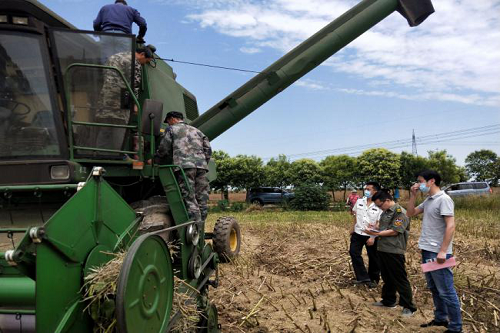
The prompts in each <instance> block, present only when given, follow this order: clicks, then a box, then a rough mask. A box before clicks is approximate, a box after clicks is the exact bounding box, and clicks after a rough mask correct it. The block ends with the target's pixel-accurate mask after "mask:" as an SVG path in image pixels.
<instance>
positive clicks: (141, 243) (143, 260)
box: [116, 234, 174, 333]
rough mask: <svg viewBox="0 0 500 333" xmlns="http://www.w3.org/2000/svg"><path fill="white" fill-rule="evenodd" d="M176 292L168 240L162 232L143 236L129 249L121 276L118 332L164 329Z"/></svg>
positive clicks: (119, 281) (117, 304)
mask: <svg viewBox="0 0 500 333" xmlns="http://www.w3.org/2000/svg"><path fill="white" fill-rule="evenodd" d="M173 293H174V273H173V268H172V261H171V258H170V253H169V250H168V247H167V244H166V243H165V241H164V240H163V239H162V238H161V237H159V236H155V235H147V234H146V235H142V236H140V237H139V238H137V240H136V241H135V242H134V243H133V244H132V246H131V247H130V249H129V250H128V253H127V255H126V257H125V259H124V261H123V266H122V268H121V270H120V275H119V277H118V285H117V293H116V320H117V329H118V332H120V333H132V332H164V331H165V329H166V328H167V326H168V323H169V320H170V312H171V311H172V302H173Z"/></svg>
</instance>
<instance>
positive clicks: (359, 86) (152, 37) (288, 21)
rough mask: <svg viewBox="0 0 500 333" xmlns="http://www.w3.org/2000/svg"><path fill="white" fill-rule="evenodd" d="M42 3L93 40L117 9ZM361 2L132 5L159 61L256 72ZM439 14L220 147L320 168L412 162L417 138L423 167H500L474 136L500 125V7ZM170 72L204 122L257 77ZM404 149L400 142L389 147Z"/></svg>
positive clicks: (331, 68)
mask: <svg viewBox="0 0 500 333" xmlns="http://www.w3.org/2000/svg"><path fill="white" fill-rule="evenodd" d="M41 2H42V3H43V4H45V5H46V6H48V7H49V8H51V9H52V10H53V11H55V12H56V13H58V14H59V15H61V16H63V17H64V18H65V19H67V20H68V21H69V22H71V23H72V24H74V25H75V26H77V27H78V28H80V29H86V30H91V29H92V21H93V19H94V18H95V16H96V15H97V12H98V11H99V9H100V7H101V6H103V5H105V4H107V3H111V2H112V1H96V0H85V1H83V0H42V1H41ZM357 2H358V1H352V0H335V1H332V0H309V1H303V0H182V1H181V0H141V1H139V0H129V1H128V3H129V5H130V6H132V7H134V8H136V9H138V10H139V11H140V13H141V14H142V16H143V17H144V18H145V19H146V20H147V22H148V32H147V34H146V41H147V42H148V43H152V44H154V45H156V46H157V48H158V51H157V53H158V54H159V55H160V56H162V57H164V58H173V59H176V60H182V61H190V62H199V63H206V64H213V65H220V66H227V67H237V68H244V69H249V70H254V71H259V70H262V69H264V68H266V67H267V66H268V65H270V64H271V63H273V62H274V61H275V60H277V59H278V58H279V57H280V56H282V55H283V54H284V53H286V52H287V51H288V50H290V49H292V48H293V47H294V46H296V45H298V44H299V43H300V42H301V41H303V40H304V39H306V38H307V37H309V36H310V35H311V34H313V33H314V32H316V31H317V30H319V29H320V28H322V27H323V26H324V25H326V24H327V23H329V22H330V21H331V20H333V19H335V18H336V17H338V16H340V15H341V14H342V13H343V12H345V11H346V10H348V9H349V8H351V7H352V6H354V5H355V4H356V3H357ZM434 7H435V9H436V13H434V14H433V15H431V16H430V17H429V18H428V20H427V21H426V22H424V23H423V24H422V25H420V26H419V27H416V28H409V27H408V25H407V23H406V21H405V20H404V19H403V18H402V17H401V16H400V15H399V14H398V13H394V14H392V15H390V16H389V17H388V18H386V19H385V20H384V21H382V22H381V23H379V24H378V25H377V26H376V27H374V28H373V29H372V30H370V31H369V32H367V33H365V34H364V35H363V36H361V37H360V38H358V39H357V40H355V41H354V42H353V43H351V44H350V45H349V46H348V47H347V48H345V49H344V50H342V51H341V52H339V53H337V54H336V55H334V56H333V57H332V58H331V59H329V60H328V61H327V62H326V63H325V64H324V65H322V66H320V67H318V68H316V69H315V70H313V71H312V72H310V73H309V74H307V75H306V76H305V77H304V78H302V79H301V80H300V81H299V82H297V83H295V84H294V85H293V86H291V87H290V88H288V89H287V90H285V91H284V92H283V93H281V94H280V95H278V96H277V97H275V98H274V99H272V100H271V101H269V102H268V103H266V104H265V105H263V106H262V107H261V108H260V109H258V110H257V111H255V112H254V113H252V114H251V115H250V116H248V117H247V118H245V119H244V120H243V121H241V122H240V123H239V124H237V125H236V126H234V127H233V128H231V129H230V130H228V131H227V132H226V133H224V134H222V135H221V136H220V137H218V138H217V139H215V140H214V142H213V143H212V145H213V147H214V148H215V149H221V150H224V151H226V152H228V153H229V154H230V155H237V154H247V155H257V156H259V157H262V158H264V159H267V158H270V157H273V156H277V155H279V154H285V155H287V156H290V157H291V159H296V158H299V157H308V158H314V159H316V160H321V159H322V158H324V157H325V156H327V155H329V154H334V153H335V154H338V153H343V152H348V153H352V154H353V155H356V154H357V151H359V149H358V150H356V149H351V150H347V149H346V148H348V147H352V146H357V145H374V144H377V143H384V144H382V145H380V147H384V146H386V147H389V148H391V150H392V151H394V152H398V153H399V152H401V151H402V150H406V151H410V152H411V143H409V140H410V139H411V135H412V130H415V134H416V136H417V140H420V138H422V139H421V144H418V146H417V148H418V153H419V155H424V156H427V151H428V150H435V149H440V150H441V149H446V150H447V151H448V152H449V153H450V154H452V155H453V156H454V157H456V159H457V161H458V163H459V164H463V163H464V160H465V157H466V156H467V155H468V154H469V153H470V152H472V151H474V150H478V149H491V150H493V151H495V152H496V153H497V154H499V155H500V129H499V127H490V129H479V130H476V131H474V132H465V131H466V130H469V129H472V128H480V127H484V126H491V125H495V124H500V65H499V64H500V15H499V14H500V1H497V0H439V1H434ZM134 31H135V32H136V31H137V28H136V27H135V28H134ZM171 65H172V67H173V68H174V71H175V72H176V73H177V81H178V82H180V83H181V84H182V85H183V86H185V87H186V88H187V89H188V90H190V91H191V92H192V93H193V94H195V96H196V97H197V99H198V106H199V108H200V111H201V112H203V111H205V110H207V109H209V108H210V107H211V106H213V105H214V104H215V103H217V102H219V101H220V100H221V99H222V98H224V97H225V96H227V95H228V94H229V93H231V92H232V91H234V90H235V89H236V88H238V87H239V86H240V85H241V84H243V83H245V82H246V81H247V80H249V79H250V78H251V77H252V76H253V74H249V73H241V72H234V71H224V70H217V69H210V68H204V67H196V66H190V65H184V64H179V63H174V64H171ZM450 132H454V133H453V134H450V135H447V136H443V133H450ZM461 133H470V134H468V135H465V134H464V135H462V134H461ZM488 133H489V134H488ZM480 134H487V135H481V136H479V135H480ZM395 140H402V141H401V142H399V143H393V144H388V143H387V142H389V141H395ZM417 142H418V141H417ZM424 142H427V144H424ZM429 142H430V143H429ZM374 146H378V145H374ZM402 146H404V147H402ZM392 147H395V148H392Z"/></svg>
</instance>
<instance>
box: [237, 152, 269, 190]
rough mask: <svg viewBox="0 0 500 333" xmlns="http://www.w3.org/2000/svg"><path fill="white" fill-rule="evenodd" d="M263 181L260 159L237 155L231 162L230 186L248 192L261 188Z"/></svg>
mask: <svg viewBox="0 0 500 333" xmlns="http://www.w3.org/2000/svg"><path fill="white" fill-rule="evenodd" d="M263 180H264V166H263V163H262V159H261V158H260V157H257V156H253V155H252V156H248V155H238V156H236V157H235V158H234V159H233V160H232V170H231V183H230V184H231V186H233V187H237V188H240V189H246V190H248V189H250V188H252V187H258V186H261V185H262V183H263Z"/></svg>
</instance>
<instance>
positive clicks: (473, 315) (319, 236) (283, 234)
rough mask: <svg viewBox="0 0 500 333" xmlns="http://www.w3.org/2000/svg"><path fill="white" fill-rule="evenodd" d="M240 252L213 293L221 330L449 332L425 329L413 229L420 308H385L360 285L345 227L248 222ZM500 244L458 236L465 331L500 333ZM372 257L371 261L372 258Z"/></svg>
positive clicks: (426, 307)
mask: <svg viewBox="0 0 500 333" xmlns="http://www.w3.org/2000/svg"><path fill="white" fill-rule="evenodd" d="M240 224H241V229H242V247H241V256H240V257H239V258H238V259H237V260H235V261H234V262H232V263H229V264H223V265H221V269H220V283H221V284H220V286H219V288H217V289H212V290H211V298H212V301H213V302H214V303H215V304H216V305H217V308H218V310H219V322H220V323H221V324H222V332H228V333H229V332H255V333H257V332H258V333H264V332H307V333H315V332H351V333H354V332H357V333H363V332H401V333H404V332H408V333H409V332H432V333H434V332H442V331H444V330H445V329H444V328H442V329H440V328H430V329H422V328H420V327H419V325H420V324H422V323H424V322H427V321H430V320H431V319H433V314H432V297H431V295H430V292H428V291H427V290H426V289H425V282H424V277H423V275H422V273H421V270H420V267H419V265H420V263H419V253H418V249H417V246H416V240H417V239H418V234H419V230H413V231H412V234H411V237H410V242H409V244H408V245H409V250H408V253H407V270H408V274H409V277H410V282H411V284H412V287H413V294H414V300H415V303H416V305H417V307H418V308H419V310H418V312H417V313H416V314H415V315H414V316H413V317H411V318H409V319H403V318H401V317H400V313H401V310H402V309H401V307H397V308H395V309H386V308H383V309H380V308H377V307H374V306H373V305H372V303H373V302H374V301H377V300H379V299H380V290H381V287H380V285H379V287H377V289H367V288H366V287H365V286H355V285H353V284H352V282H351V279H352V278H353V277H354V275H353V273H352V270H351V266H350V259H349V254H348V251H347V249H348V237H347V229H346V227H345V226H342V225H341V226H336V225H334V224H324V223H308V222H307V221H304V222H301V223H292V224H287V225H285V226H278V224H274V225H253V224H249V225H246V224H245V223H244V222H243V223H241V222H240ZM499 245H500V242H499V241H498V240H496V241H494V242H493V243H488V244H487V246H485V244H484V242H483V241H482V240H481V241H479V240H478V241H474V240H471V239H468V236H463V237H462V236H460V235H457V236H456V240H455V256H456V257H457V258H461V260H460V262H461V263H459V265H458V266H457V267H456V268H455V284H456V286H457V290H458V293H459V297H460V299H461V302H462V307H463V317H464V332H500V318H499V315H500V309H499V308H500V292H499V291H500V289H499V287H500V252H499V249H500V246H499ZM365 262H366V258H365Z"/></svg>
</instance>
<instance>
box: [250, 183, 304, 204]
mask: <svg viewBox="0 0 500 333" xmlns="http://www.w3.org/2000/svg"><path fill="white" fill-rule="evenodd" d="M294 197H295V194H294V193H292V192H288V191H286V190H282V189H280V188H278V187H256V188H251V189H250V190H249V191H248V192H247V198H246V200H247V202H249V203H252V204H257V205H261V206H263V205H266V204H280V203H282V202H284V201H285V200H290V199H293V198H294Z"/></svg>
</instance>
